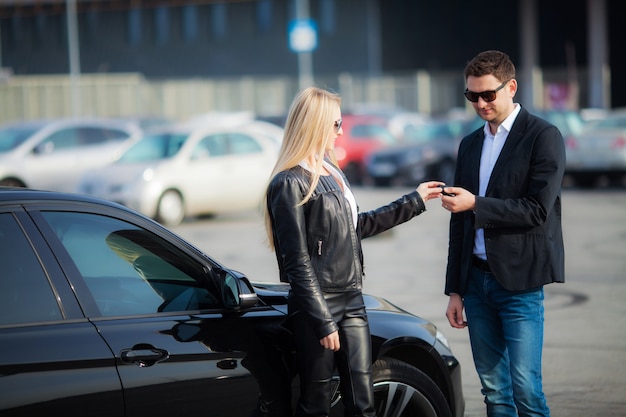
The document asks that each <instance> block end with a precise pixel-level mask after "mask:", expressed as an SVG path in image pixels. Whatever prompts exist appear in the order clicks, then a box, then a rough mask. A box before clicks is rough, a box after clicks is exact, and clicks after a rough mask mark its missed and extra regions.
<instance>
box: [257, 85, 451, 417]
mask: <svg viewBox="0 0 626 417" xmlns="http://www.w3.org/2000/svg"><path fill="white" fill-rule="evenodd" d="M340 104H341V99H340V97H339V96H338V95H336V94H334V93H331V92H329V91H326V90H323V89H320V88H315V87H310V88H307V89H304V90H302V91H300V92H299V93H298V95H297V96H296V97H295V99H294V101H293V103H292V105H291V108H290V110H289V114H288V116H287V121H286V124H285V135H284V139H283V143H282V147H281V150H280V153H279V157H278V161H277V163H276V166H275V168H274V171H273V173H272V177H271V180H270V184H269V186H268V189H267V194H266V201H267V207H266V208H267V210H266V227H267V233H268V239H269V242H270V246H271V247H272V248H273V249H274V251H275V252H276V259H277V261H278V268H279V272H280V279H281V281H283V282H288V283H289V284H290V292H289V301H288V311H289V315H288V320H287V325H288V327H289V329H290V330H291V331H292V332H293V334H294V339H295V345H296V363H297V371H298V373H299V376H300V383H301V392H300V399H299V401H298V404H297V406H296V413H295V415H296V416H297V417H302V416H327V415H328V413H329V409H330V380H331V376H332V374H333V372H334V369H335V366H336V367H337V369H338V371H339V374H340V379H341V394H342V398H343V402H344V405H345V407H346V414H345V415H350V416H374V415H375V410H374V397H373V388H372V381H371V365H372V358H371V341H370V332H369V325H368V321H367V315H366V312H365V304H364V301H363V297H362V293H361V290H362V286H363V274H364V272H363V253H362V250H361V239H362V238H366V237H370V236H374V235H376V234H378V233H381V232H383V231H385V230H388V229H390V228H392V227H394V226H396V225H398V224H400V223H404V222H406V221H408V220H410V219H412V218H413V217H415V216H417V215H419V214H421V213H422V212H424V211H425V210H426V207H425V205H424V202H425V201H427V200H430V199H432V198H437V197H439V196H440V195H441V188H440V185H442V183H440V182H438V181H431V182H425V183H422V184H420V185H419V186H418V187H417V189H416V190H415V191H413V192H411V193H409V194H407V195H405V196H403V197H401V198H400V199H398V200H396V201H394V202H392V203H390V204H389V205H386V206H384V207H380V208H378V209H376V210H372V211H368V212H364V213H358V207H357V204H356V201H355V198H354V195H353V194H352V191H351V190H350V186H349V184H348V181H347V180H346V178H345V176H344V175H343V173H342V172H341V170H340V169H339V168H338V164H337V161H336V159H335V157H334V153H333V148H334V144H335V139H336V138H337V136H338V135H341V134H342V129H341V109H340Z"/></svg>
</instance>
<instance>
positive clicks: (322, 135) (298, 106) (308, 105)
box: [264, 87, 341, 249]
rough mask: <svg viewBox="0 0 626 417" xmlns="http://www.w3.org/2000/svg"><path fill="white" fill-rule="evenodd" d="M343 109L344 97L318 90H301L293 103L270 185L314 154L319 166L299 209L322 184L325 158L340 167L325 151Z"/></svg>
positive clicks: (269, 225) (267, 224) (269, 223)
mask: <svg viewBox="0 0 626 417" xmlns="http://www.w3.org/2000/svg"><path fill="white" fill-rule="evenodd" d="M340 105H341V97H339V95H338V94H336V93H333V92H330V91H327V90H324V89H321V88H318V87H308V88H305V89H303V90H301V91H300V92H298V94H297V95H296V97H295V98H294V100H293V102H292V103H291V107H290V108H289V113H288V114H287V121H286V122H285V133H284V136H283V142H282V145H281V147H280V151H279V154H278V160H277V161H276V164H275V165H274V169H273V171H272V174H271V175H270V181H271V180H272V178H274V176H275V175H276V174H278V173H279V172H282V171H285V170H288V169H290V168H293V167H295V166H297V165H298V164H300V163H301V162H302V161H304V160H305V159H306V158H307V157H309V156H310V155H312V154H314V155H316V164H315V166H313V167H311V169H312V170H313V172H312V175H311V182H310V186H309V190H308V192H307V194H306V195H305V196H304V198H303V199H302V201H300V202H299V204H298V205H302V204H304V203H306V202H307V201H308V200H309V199H310V198H311V195H312V194H313V191H314V190H315V187H317V184H318V182H319V178H320V175H321V172H322V163H323V160H324V158H325V157H326V158H328V159H330V161H331V162H332V163H333V164H334V165H335V166H338V164H337V159H336V157H335V154H334V152H332V151H330V152H328V153H326V151H325V150H326V146H327V143H328V141H329V140H331V137H332V135H333V129H335V127H334V122H335V120H334V119H333V117H334V115H335V112H336V110H337V108H338V107H339V106H340ZM265 202H266V204H265V205H264V210H265V230H266V233H267V239H268V243H269V246H270V248H271V249H274V237H273V234H272V219H271V217H270V215H269V212H268V210H267V192H266V195H265Z"/></svg>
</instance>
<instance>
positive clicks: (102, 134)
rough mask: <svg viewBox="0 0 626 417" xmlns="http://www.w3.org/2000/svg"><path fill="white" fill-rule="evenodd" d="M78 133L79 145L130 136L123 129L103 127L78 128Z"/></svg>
mask: <svg viewBox="0 0 626 417" xmlns="http://www.w3.org/2000/svg"><path fill="white" fill-rule="evenodd" d="M76 134H77V136H78V146H89V145H99V144H101V143H106V142H116V141H123V140H125V139H127V138H128V136H129V135H128V134H127V133H126V132H124V131H123V130H119V129H108V128H102V127H81V128H78V129H76Z"/></svg>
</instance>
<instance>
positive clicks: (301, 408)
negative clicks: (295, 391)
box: [289, 291, 375, 417]
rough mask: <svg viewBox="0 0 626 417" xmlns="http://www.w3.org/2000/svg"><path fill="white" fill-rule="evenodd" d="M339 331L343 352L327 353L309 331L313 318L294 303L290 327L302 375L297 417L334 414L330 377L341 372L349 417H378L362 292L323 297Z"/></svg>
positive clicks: (344, 401)
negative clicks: (299, 309) (376, 415)
mask: <svg viewBox="0 0 626 417" xmlns="http://www.w3.org/2000/svg"><path fill="white" fill-rule="evenodd" d="M324 298H325V299H326V303H327V304H328V307H329V309H330V311H331V313H332V315H333V318H334V320H335V322H336V323H337V325H338V326H339V338H340V344H341V348H340V350H339V351H338V352H333V351H331V350H330V349H325V348H324V347H322V346H321V345H320V341H319V337H318V336H317V335H316V334H315V332H314V331H313V329H312V327H311V321H310V318H309V317H308V316H307V314H306V313H305V312H304V311H298V310H297V308H298V306H295V305H292V303H290V305H289V308H290V320H289V321H290V324H291V326H290V327H291V329H292V331H293V333H294V336H295V343H296V361H297V366H298V373H299V376H300V399H299V401H298V404H297V406H296V413H295V416H296V417H305V416H306V417H326V416H328V413H329V410H330V401H331V388H332V384H331V378H332V376H333V373H334V370H335V367H336V369H337V370H338V371H339V376H340V381H341V382H340V390H341V397H342V401H343V405H344V409H345V412H344V416H346V417H348V416H349V417H374V416H375V410H374V395H373V387H372V372H371V368H372V352H371V351H372V348H371V339H370V331H369V324H368V322H367V315H366V313H365V304H364V301H363V296H362V294H361V292H360V291H354V292H345V293H332V294H331V293H326V294H324Z"/></svg>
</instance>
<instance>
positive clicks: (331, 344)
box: [320, 330, 340, 352]
mask: <svg viewBox="0 0 626 417" xmlns="http://www.w3.org/2000/svg"><path fill="white" fill-rule="evenodd" d="M320 345H322V346H324V347H325V348H326V349H330V350H334V351H335V352H337V351H338V350H339V348H340V346H339V332H338V331H337V330H335V331H334V332H332V333H331V334H329V335H328V336H326V337H323V338H321V339H320Z"/></svg>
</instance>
